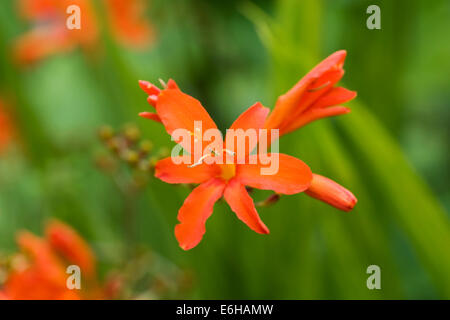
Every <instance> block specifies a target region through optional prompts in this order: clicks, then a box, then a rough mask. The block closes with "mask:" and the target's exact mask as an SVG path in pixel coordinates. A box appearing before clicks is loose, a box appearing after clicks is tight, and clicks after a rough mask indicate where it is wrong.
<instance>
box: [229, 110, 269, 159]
mask: <svg viewBox="0 0 450 320" xmlns="http://www.w3.org/2000/svg"><path fill="white" fill-rule="evenodd" d="M269 111H270V110H269V108H266V107H264V106H263V105H262V104H261V103H259V102H257V103H255V104H254V105H253V106H251V107H250V108H248V109H247V110H245V111H244V112H243V113H242V114H241V115H240V116H239V117H238V118H237V119H236V120H235V121H234V122H233V124H232V125H231V127H230V129H228V130H227V134H226V136H225V143H224V146H225V148H228V147H227V146H228V144H227V140H228V142H230V141H229V140H230V139H233V140H234V142H233V145H234V148H232V149H233V150H232V151H238V150H237V149H238V148H239V149H240V148H244V149H243V150H239V151H243V152H245V154H249V153H250V152H251V151H252V150H253V149H254V148H255V146H256V144H257V142H258V138H259V136H258V135H259V129H261V128H262V127H264V122H265V121H266V117H267V115H268V114H269ZM238 129H242V130H243V132H242V135H243V137H239V136H238V134H240V133H239V131H235V130H238ZM248 129H254V130H255V136H256V139H250V138H249V137H246V136H247V135H246V133H245V131H247V130H248ZM231 130H232V131H231ZM241 138H242V139H244V140H242V141H245V142H244V143H242V142H239V141H240V140H241ZM236 140H237V141H236ZM249 142H252V143H251V144H250V145H249Z"/></svg>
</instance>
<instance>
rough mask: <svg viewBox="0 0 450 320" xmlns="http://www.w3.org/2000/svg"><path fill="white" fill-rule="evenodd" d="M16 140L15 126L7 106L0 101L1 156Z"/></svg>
mask: <svg viewBox="0 0 450 320" xmlns="http://www.w3.org/2000/svg"><path fill="white" fill-rule="evenodd" d="M13 138H14V125H13V123H12V121H11V117H10V115H9V112H8V111H7V109H6V106H5V104H4V103H3V102H2V100H0V154H2V153H3V152H4V151H5V150H6V149H7V148H8V146H9V145H10V143H11V141H12V140H13Z"/></svg>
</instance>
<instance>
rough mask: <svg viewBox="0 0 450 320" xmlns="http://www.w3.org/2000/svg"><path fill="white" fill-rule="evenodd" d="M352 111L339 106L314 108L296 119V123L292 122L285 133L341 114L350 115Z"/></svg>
mask: <svg viewBox="0 0 450 320" xmlns="http://www.w3.org/2000/svg"><path fill="white" fill-rule="evenodd" d="M350 111H351V110H350V109H349V108H347V107H342V106H337V107H329V108H313V109H310V110H308V111H306V112H304V113H303V114H302V115H301V116H300V117H298V118H297V119H295V121H293V122H291V123H290V124H289V125H288V126H286V127H285V128H284V129H283V132H284V133H289V132H291V131H294V130H297V129H298V128H300V127H303V126H305V125H307V124H308V123H311V122H312V121H315V120H318V119H322V118H326V117H333V116H338V115H341V114H346V113H349V112H350Z"/></svg>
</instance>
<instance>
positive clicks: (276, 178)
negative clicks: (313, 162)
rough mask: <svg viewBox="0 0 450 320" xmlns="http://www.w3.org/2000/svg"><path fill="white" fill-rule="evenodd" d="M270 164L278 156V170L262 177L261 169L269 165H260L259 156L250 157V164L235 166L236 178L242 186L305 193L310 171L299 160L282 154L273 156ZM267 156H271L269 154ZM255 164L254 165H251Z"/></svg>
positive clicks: (309, 179)
mask: <svg viewBox="0 0 450 320" xmlns="http://www.w3.org/2000/svg"><path fill="white" fill-rule="evenodd" d="M273 155H274V156H275V157H274V158H273V159H272V164H274V163H275V162H276V161H277V160H276V155H278V168H274V172H273V174H269V175H264V174H262V173H261V169H263V168H268V167H269V165H264V164H262V163H261V159H260V158H259V157H260V155H251V156H250V159H249V161H250V164H243V165H237V166H236V177H237V178H238V179H239V180H240V181H241V183H242V184H244V185H247V186H250V187H253V188H257V189H263V190H273V191H275V192H277V193H283V194H295V193H299V192H302V191H305V190H306V189H307V188H308V187H309V185H310V183H311V179H312V173H311V169H310V168H309V167H308V166H307V165H306V164H305V163H304V162H303V161H301V160H299V159H297V158H294V157H291V156H288V155H286V154H283V153H279V154H273ZM268 156H269V157H270V156H272V154H271V153H269V154H268ZM253 162H256V163H255V164H251V163H253ZM276 169H277V170H276Z"/></svg>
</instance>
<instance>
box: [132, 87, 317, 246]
mask: <svg viewBox="0 0 450 320" xmlns="http://www.w3.org/2000/svg"><path fill="white" fill-rule="evenodd" d="M140 86H141V88H142V89H143V90H144V91H145V92H146V93H147V94H149V98H148V101H149V103H150V104H151V105H152V106H154V107H155V109H156V114H154V113H148V112H145V113H141V114H140V115H141V116H143V117H145V118H150V119H152V120H157V121H160V122H162V124H163V125H164V127H165V128H166V131H167V132H168V133H169V134H172V133H173V131H174V130H176V129H180V128H182V129H185V130H188V131H189V132H190V133H192V136H195V133H194V122H195V121H201V123H202V129H203V130H204V131H206V130H208V129H217V126H216V124H215V123H214V121H213V120H212V119H211V117H210V116H209V114H208V112H207V111H206V110H205V109H204V108H203V106H202V105H201V103H200V102H199V101H198V100H196V99H194V98H193V97H191V96H189V95H187V94H185V93H183V92H181V90H180V89H179V88H178V86H177V85H176V84H175V82H174V81H173V80H170V81H169V82H168V84H167V86H166V88H165V89H164V90H160V89H158V88H157V87H155V86H154V85H152V84H150V83H148V82H145V81H141V82H140ZM268 113H269V109H268V108H265V107H263V106H262V105H261V104H260V103H256V104H254V105H253V106H251V107H250V108H249V109H247V110H246V111H244V112H243V113H242V114H241V115H240V116H239V117H238V118H237V119H236V121H235V122H234V123H233V124H232V126H231V128H230V129H235V130H236V129H243V130H247V129H255V130H259V129H261V128H263V126H264V123H265V121H266V117H267V114H268ZM228 134H229V132H227V135H226V136H225V141H226V140H227V139H230V136H229V135H228ZM176 142H180V141H176ZM181 142H183V141H181ZM226 145H227V144H226ZM227 146H228V145H227ZM183 147H185V148H186V149H187V150H189V145H183ZM253 147H254V146H249V147H248V148H246V150H245V151H246V152H247V153H249V152H250V151H251V150H252V149H253ZM228 151H231V152H235V153H236V150H228ZM269 155H270V154H269ZM246 156H247V158H248V159H249V160H250V161H246V162H245V163H244V164H240V163H237V161H235V160H236V159H229V160H230V161H226V162H225V163H224V164H218V163H212V164H207V163H204V162H203V163H201V164H199V165H196V166H194V167H191V166H188V165H186V164H179V165H177V164H175V163H174V161H173V159H172V158H170V157H169V158H165V159H162V160H160V161H159V162H158V163H157V164H156V167H155V176H156V177H157V178H159V179H161V180H162V181H164V182H167V183H198V184H200V185H199V186H198V187H196V188H195V189H194V190H193V191H192V192H191V194H190V195H189V196H188V197H187V198H186V200H185V201H184V204H183V205H182V207H181V208H180V210H179V211H178V220H179V221H180V223H179V224H178V225H177V226H176V227H175V236H176V238H177V240H178V242H179V244H180V247H181V248H182V249H184V250H189V249H191V248H193V247H195V246H196V245H197V244H198V243H199V242H200V241H201V239H202V237H203V234H204V233H205V223H206V220H207V219H208V218H209V217H210V215H211V214H212V212H213V206H214V204H215V203H216V202H217V201H218V200H219V199H220V198H222V197H223V198H224V199H225V201H226V202H227V203H228V205H229V206H230V208H231V210H232V211H233V212H234V213H235V214H236V216H237V217H238V218H239V219H240V220H242V221H243V222H244V223H245V224H246V225H247V226H248V227H249V228H250V229H252V230H254V231H255V232H257V233H261V234H267V233H269V229H268V228H267V227H266V225H265V224H264V223H263V222H262V221H261V219H260V217H259V215H258V213H257V211H256V209H255V205H254V203H253V199H252V198H251V197H250V195H249V194H248V192H247V190H246V186H249V187H253V188H258V189H264V190H273V191H275V192H276V193H280V194H295V193H299V192H302V191H305V190H306V189H307V188H308V187H309V185H310V182H311V179H312V173H311V170H310V169H309V167H308V166H307V165H306V164H305V163H304V162H302V161H301V160H299V159H296V158H294V157H291V156H289V155H285V154H279V155H278V157H279V158H278V159H279V167H278V168H279V169H278V171H277V172H276V173H274V174H273V175H262V174H261V168H263V167H265V166H264V165H262V164H261V161H259V159H258V157H259V155H249V154H246ZM181 157H185V156H181ZM189 157H190V156H189ZM212 157H213V156H212ZM229 157H233V156H229ZM175 160H179V159H175ZM175 162H177V161H175ZM252 163H253V164H252Z"/></svg>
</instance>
